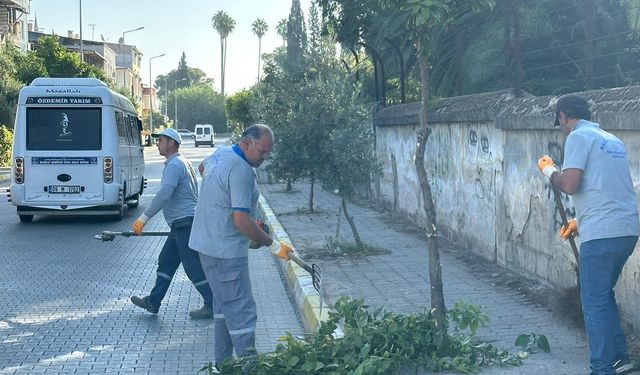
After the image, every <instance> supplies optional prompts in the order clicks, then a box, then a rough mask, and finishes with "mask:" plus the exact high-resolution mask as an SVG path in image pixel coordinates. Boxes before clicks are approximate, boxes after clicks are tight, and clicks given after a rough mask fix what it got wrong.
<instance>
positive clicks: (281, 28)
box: [276, 18, 287, 47]
mask: <svg viewBox="0 0 640 375" xmlns="http://www.w3.org/2000/svg"><path fill="white" fill-rule="evenodd" d="M276 33H278V35H280V37H281V38H282V46H283V47H284V43H285V42H286V41H287V19H286V18H283V19H281V20H280V21H278V24H277V25H276Z"/></svg>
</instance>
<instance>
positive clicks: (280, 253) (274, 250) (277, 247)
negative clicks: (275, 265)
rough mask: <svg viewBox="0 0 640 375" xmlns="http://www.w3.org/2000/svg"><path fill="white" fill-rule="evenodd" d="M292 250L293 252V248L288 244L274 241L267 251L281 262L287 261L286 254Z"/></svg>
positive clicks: (287, 256)
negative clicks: (281, 260)
mask: <svg viewBox="0 0 640 375" xmlns="http://www.w3.org/2000/svg"><path fill="white" fill-rule="evenodd" d="M293 250H295V249H294V248H293V246H291V245H289V244H288V243H284V242H280V241H278V240H276V239H274V240H273V243H272V244H271V245H270V246H269V251H271V254H273V255H275V256H277V257H278V258H280V259H283V260H289V255H288V253H289V252H290V251H293Z"/></svg>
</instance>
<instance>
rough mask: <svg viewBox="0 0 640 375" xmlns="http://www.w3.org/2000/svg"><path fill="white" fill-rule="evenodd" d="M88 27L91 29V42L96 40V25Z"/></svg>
mask: <svg viewBox="0 0 640 375" xmlns="http://www.w3.org/2000/svg"><path fill="white" fill-rule="evenodd" d="M88 26H89V27H91V40H96V39H95V32H96V24H95V23H90V24H89V25H88Z"/></svg>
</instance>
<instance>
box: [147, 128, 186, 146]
mask: <svg viewBox="0 0 640 375" xmlns="http://www.w3.org/2000/svg"><path fill="white" fill-rule="evenodd" d="M151 135H152V136H154V137H159V136H161V135H164V136H165V137H169V138H171V139H173V140H174V141H176V142H178V144H180V143H182V136H181V135H180V133H178V131H177V130H176V129H173V128H165V129H164V130H163V131H161V132H160V133H153V134H151Z"/></svg>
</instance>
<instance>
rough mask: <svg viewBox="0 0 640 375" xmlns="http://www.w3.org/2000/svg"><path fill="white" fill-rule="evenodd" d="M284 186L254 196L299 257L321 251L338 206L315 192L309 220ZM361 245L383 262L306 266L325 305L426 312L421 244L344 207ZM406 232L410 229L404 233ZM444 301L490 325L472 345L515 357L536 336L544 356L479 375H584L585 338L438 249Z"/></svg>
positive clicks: (373, 214)
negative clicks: (462, 304)
mask: <svg viewBox="0 0 640 375" xmlns="http://www.w3.org/2000/svg"><path fill="white" fill-rule="evenodd" d="M284 188H285V185H284V184H270V185H269V184H262V185H261V186H260V191H261V193H262V195H263V196H264V197H265V198H266V200H267V201H268V203H269V206H270V207H271V208H272V210H273V211H274V212H275V213H276V214H277V216H278V220H279V221H280V222H281V223H282V225H283V226H284V228H285V230H286V231H287V233H288V234H289V236H290V238H291V239H292V241H293V244H294V246H295V247H296V248H297V249H298V250H299V251H300V252H301V253H302V254H303V255H305V254H306V255H309V254H310V253H311V252H312V251H313V249H318V248H322V247H323V245H324V244H325V243H326V237H328V236H335V235H336V225H337V217H338V207H339V203H340V201H339V199H338V197H337V196H336V195H334V194H331V193H329V192H325V191H320V189H316V192H315V199H314V201H315V208H316V209H317V211H318V212H317V213H313V214H308V213H306V211H307V210H306V208H307V200H308V184H304V183H301V184H296V185H295V189H294V190H295V192H294V193H284ZM349 210H350V214H351V215H352V216H353V217H354V219H355V221H356V225H357V228H358V231H359V233H360V236H361V237H362V240H363V241H364V242H365V243H367V244H371V245H375V246H379V247H382V248H386V249H387V250H389V251H391V253H390V254H385V255H375V256H365V257H339V258H332V259H326V258H322V259H314V260H313V261H314V262H316V263H318V264H319V265H320V266H321V267H322V269H323V274H324V275H323V283H324V290H325V298H327V299H328V300H329V302H330V303H333V302H334V301H335V300H336V298H337V297H338V296H340V295H351V296H353V297H356V298H365V302H366V303H367V304H369V305H370V306H372V307H379V306H384V307H385V308H387V310H390V311H395V312H399V313H412V312H420V311H423V309H425V308H428V306H429V303H430V302H429V301H430V297H429V276H428V263H427V254H426V241H425V240H424V239H422V238H421V237H420V236H419V235H418V234H417V233H415V231H414V233H411V230H399V229H394V228H398V225H391V224H390V223H389V220H388V218H389V216H390V214H389V213H380V212H377V211H375V210H373V209H371V208H367V207H360V206H357V205H355V204H352V203H350V204H349ZM407 229H410V228H407ZM340 239H341V240H348V241H351V242H353V240H352V235H351V231H350V229H349V227H348V223H347V222H346V220H345V219H344V217H343V218H342V219H341V227H340ZM440 250H441V254H440V256H441V263H442V274H443V283H444V293H445V298H446V301H447V304H448V305H452V304H453V303H455V302H456V301H458V300H461V299H463V300H465V301H467V302H472V303H476V304H479V305H481V306H482V308H483V311H484V312H486V313H487V314H488V315H489V316H490V318H491V322H490V323H489V325H488V327H486V328H484V329H482V330H480V331H479V333H478V337H479V338H480V339H483V340H487V341H491V342H492V343H493V344H495V345H496V346H498V347H499V348H502V349H507V350H509V351H512V352H515V351H517V348H515V347H514V345H513V344H514V341H515V339H516V337H517V336H518V335H519V334H521V333H530V332H534V333H539V334H544V335H546V336H547V338H548V339H549V342H550V345H551V352H550V353H536V354H533V355H531V356H530V357H529V358H527V359H525V361H524V365H523V366H520V367H512V366H506V367H500V366H495V367H490V368H487V369H484V370H483V371H482V372H481V373H482V374H486V375H494V374H495V375H498V374H525V375H541V374H554V375H556V374H557V375H578V374H588V373H589V368H588V367H589V366H588V363H589V353H588V346H587V341H586V338H585V336H584V334H583V332H582V331H581V330H579V329H576V328H572V327H570V326H569V324H567V323H566V322H565V321H563V320H562V319H561V318H560V317H558V316H557V315H555V314H554V313H553V312H552V311H551V310H550V309H549V308H547V307H544V306H541V305H539V304H538V303H536V302H534V301H532V300H531V299H528V298H527V297H525V296H524V295H523V294H522V293H520V292H518V291H516V290H512V289H509V288H508V287H504V286H498V285H500V284H502V283H500V282H497V280H496V278H497V277H500V274H499V273H494V272H487V271H486V270H482V267H473V265H470V264H469V262H465V261H463V260H461V258H460V256H459V255H460V254H459V253H458V251H463V250H462V249H458V250H457V251H456V250H454V249H452V248H451V245H449V246H441V249H440Z"/></svg>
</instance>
